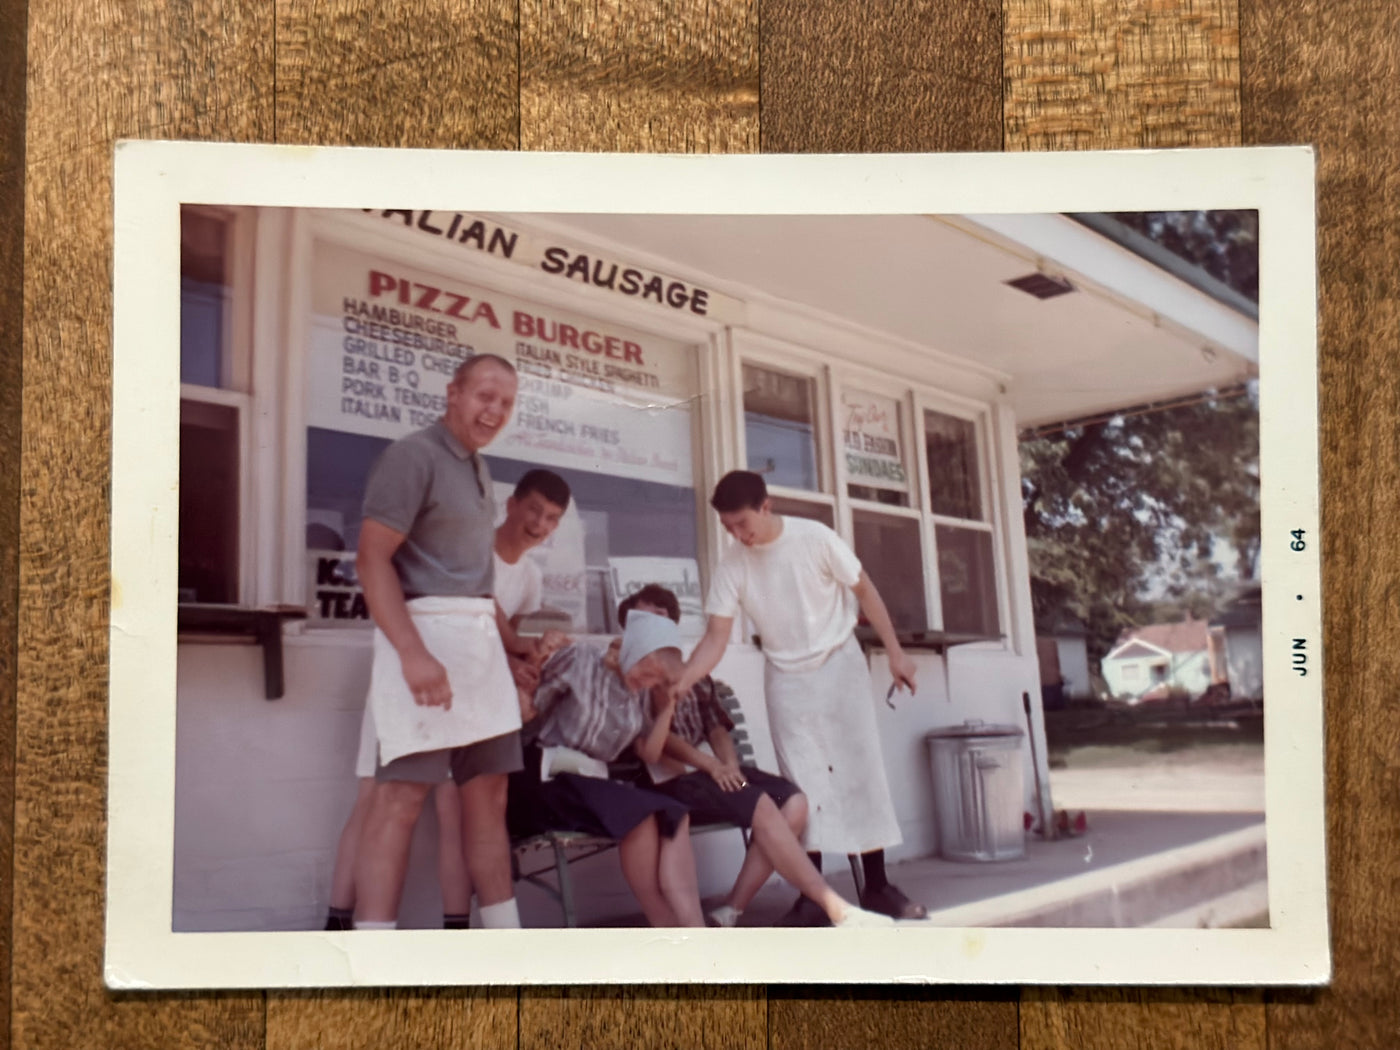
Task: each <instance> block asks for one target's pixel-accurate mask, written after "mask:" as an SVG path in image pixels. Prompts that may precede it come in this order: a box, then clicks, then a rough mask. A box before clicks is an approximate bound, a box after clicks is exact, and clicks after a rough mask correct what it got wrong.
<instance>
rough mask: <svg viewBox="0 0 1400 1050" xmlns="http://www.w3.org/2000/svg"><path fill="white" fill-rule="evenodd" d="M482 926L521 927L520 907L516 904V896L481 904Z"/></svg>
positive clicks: (510, 928) (489, 928) (490, 928)
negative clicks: (493, 902)
mask: <svg viewBox="0 0 1400 1050" xmlns="http://www.w3.org/2000/svg"><path fill="white" fill-rule="evenodd" d="M477 911H478V912H480V913H481V928H482V929H484V930H518V929H520V909H519V908H517V907H516V906H515V898H514V897H507V898H506V899H505V900H503V901H501V902H499V903H498V904H481V905H479V906H478V907H477Z"/></svg>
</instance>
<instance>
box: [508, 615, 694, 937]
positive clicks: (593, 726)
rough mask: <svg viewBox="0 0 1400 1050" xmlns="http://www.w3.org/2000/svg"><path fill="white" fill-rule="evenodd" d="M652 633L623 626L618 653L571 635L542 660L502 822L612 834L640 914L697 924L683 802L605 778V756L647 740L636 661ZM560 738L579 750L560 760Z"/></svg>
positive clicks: (522, 829) (665, 922) (522, 830)
mask: <svg viewBox="0 0 1400 1050" xmlns="http://www.w3.org/2000/svg"><path fill="white" fill-rule="evenodd" d="M649 637H650V636H648V637H646V638H644V637H642V635H641V633H640V632H632V634H631V636H630V638H629V636H627V635H624V637H623V644H622V650H621V658H620V662H618V663H612V662H605V659H604V653H603V652H602V651H601V650H599V649H597V648H595V647H594V646H590V645H588V644H587V643H577V642H576V643H574V644H571V645H568V646H565V647H564V648H562V649H560V650H559V651H558V652H556V653H554V654H553V655H552V656H551V657H549V659H548V660H547V661H546V662H545V663H544V666H543V667H542V668H541V669H540V681H539V685H538V686H537V688H536V689H535V693H534V696H533V707H534V710H533V717H528V716H529V715H530V714H531V712H528V711H527V712H526V713H527V717H528V720H527V722H526V724H525V728H524V730H523V735H524V740H525V769H524V770H523V771H522V772H518V773H512V774H511V777H510V787H509V792H508V796H507V805H506V824H507V827H508V828H509V829H510V834H511V837H512V838H514V839H522V838H529V837H530V836H533V835H539V834H542V833H544V832H547V831H577V832H582V833H584V834H588V835H597V836H601V837H604V838H611V839H616V840H618V857H619V860H620V861H621V865H622V875H623V878H624V879H625V880H626V882H627V885H628V886H629V887H630V888H631V890H632V892H633V894H635V895H636V898H637V901H638V903H639V904H641V906H642V913H643V914H644V915H645V916H646V919H647V922H649V923H650V924H651V925H652V926H703V925H704V922H705V919H704V916H703V914H702V913H701V908H700V892H699V887H698V884H697V880H696V874H695V855H694V853H693V852H692V850H691V844H690V813H689V810H688V809H687V807H686V806H685V805H684V804H683V803H681V802H678V801H677V800H676V799H674V798H671V797H670V796H668V795H663V794H660V793H659V792H655V791H648V790H645V789H643V788H640V787H637V786H636V785H633V784H624V783H619V782H617V781H613V780H608V779H607V763H608V762H610V761H613V760H614V759H616V758H618V756H620V755H622V754H623V753H624V752H626V751H627V750H628V749H629V748H633V747H640V746H642V745H643V743H644V742H645V741H644V733H645V731H646V715H645V711H644V706H643V705H644V699H645V697H644V694H643V690H644V689H645V688H646V685H644V684H643V680H642V678H641V677H640V676H641V675H642V674H643V673H646V672H644V671H638V668H639V666H640V665H643V664H645V663H646V660H647V658H648V657H649V656H650V655H651V654H652V652H653V649H654V648H655V646H654V645H653V646H652V647H651V648H647V644H648V638H649ZM676 656H677V658H678V657H679V652H677V653H676ZM648 682H649V679H648ZM660 733H661V737H662V738H663V739H664V736H665V730H664V729H662V730H660ZM657 746H658V747H659V746H660V744H659V743H658V744H657ZM561 747H562V748H570V749H572V751H573V752H581V753H582V754H581V755H571V756H569V757H567V758H566V759H565V761H564V764H562V765H561V764H558V763H556V761H555V757H556V755H555V751H554V749H556V748H561ZM564 754H568V753H564Z"/></svg>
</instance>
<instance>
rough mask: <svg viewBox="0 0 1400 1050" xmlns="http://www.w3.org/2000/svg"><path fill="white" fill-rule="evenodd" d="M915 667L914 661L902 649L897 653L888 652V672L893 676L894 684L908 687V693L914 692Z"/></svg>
mask: <svg viewBox="0 0 1400 1050" xmlns="http://www.w3.org/2000/svg"><path fill="white" fill-rule="evenodd" d="M916 670H917V668H915V666H914V661H913V660H912V659H910V657H909V655H908V654H907V653H905V652H904V651H903V650H901V651H900V652H897V653H890V674H891V676H893V678H894V680H895V684H896V685H902V686H905V687H906V688H908V690H909V692H910V695H912V694H913V692H914V674H915V671H916Z"/></svg>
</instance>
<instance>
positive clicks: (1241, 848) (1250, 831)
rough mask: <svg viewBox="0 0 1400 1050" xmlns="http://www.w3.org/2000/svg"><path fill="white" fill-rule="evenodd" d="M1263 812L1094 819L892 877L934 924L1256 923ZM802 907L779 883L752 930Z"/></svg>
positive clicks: (835, 879) (849, 887) (1261, 912)
mask: <svg viewBox="0 0 1400 1050" xmlns="http://www.w3.org/2000/svg"><path fill="white" fill-rule="evenodd" d="M1266 860H1267V858H1266V851H1264V820H1263V815H1261V813H1252V812H1249V813H1170V812H1112V811H1100V812H1091V813H1089V827H1088V832H1086V833H1085V834H1084V836H1081V837H1077V839H1061V840H1057V841H1044V840H1042V839H1040V837H1037V836H1029V837H1028V841H1026V855H1025V857H1023V858H1021V860H1015V861H1000V862H991V864H977V862H960V861H945V860H939V858H934V857H925V858H920V860H911V861H904V862H900V864H893V865H890V868H889V876H890V881H892V882H895V883H896V885H897V886H900V889H903V890H904V892H906V893H907V895H909V896H910V897H911V899H914V900H921V902H923V903H924V904H927V906H928V909H930V921H932V923H937V924H938V925H959V927H963V925H1032V927H1142V925H1159V924H1161V925H1183V927H1198V925H1235V924H1240V923H1250V924H1257V923H1259V921H1261V920H1263V918H1264V916H1267V910H1268V899H1267V889H1266V886H1267V883H1266ZM839 862H840V861H839V860H837V858H834V857H827V858H826V864H825V868H826V874H827V879H829V881H830V882H832V885H833V888H834V889H836V890H837V892H839V893H841V895H843V896H847V899H854V896H853V895H854V883H853V879H851V872H850V868H848V867H847V865H844V864H843V865H841V869H840V871H837V869H834V867H836V864H839ZM792 900H794V893H792V890H791V889H788V888H787V886H785V885H784V883H781V882H778V881H773V882H770V883H769V885H767V886H764V889H763V892H762V893H760V895H759V897H757V899H756V900H755V902H753V904H752V906H750V907H749V911H748V913H746V914H745V917H743V920H745V921H743V924H745V925H750V924H752V925H767V924H771V923H774V921H776V920H777V918H778V917H780V916H781V914H783V913H784V911H785V910H787V909H788V906H790V904H791V903H792Z"/></svg>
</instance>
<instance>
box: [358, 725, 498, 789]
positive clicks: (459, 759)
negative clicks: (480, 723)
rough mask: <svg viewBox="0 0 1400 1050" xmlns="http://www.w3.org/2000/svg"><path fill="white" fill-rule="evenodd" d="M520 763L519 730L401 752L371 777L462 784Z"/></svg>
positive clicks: (424, 782) (421, 782)
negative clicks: (460, 743)
mask: <svg viewBox="0 0 1400 1050" xmlns="http://www.w3.org/2000/svg"><path fill="white" fill-rule="evenodd" d="M522 767H523V760H522V758H521V752H520V730H518V729H517V730H513V731H512V732H509V733H505V734H503V735H501V736H493V737H489V738H488V739H486V740H478V741H477V742H476V743H474V744H467V745H465V746H463V747H454V748H447V749H445V750H442V751H422V752H419V753H418V754H416V755H404V756H403V757H402V758H396V759H394V761H392V762H390V763H389V764H388V765H381V766H379V767H378V768H377V769H376V770H375V771H374V779H375V780H409V781H412V782H414V783H415V784H441V783H442V782H443V781H445V780H448V779H451V780H453V781H455V782H456V783H458V784H465V783H466V782H467V781H468V780H471V779H472V778H473V777H479V776H481V775H482V774H484V773H514V772H515V771H516V770H518V769H521V768H522Z"/></svg>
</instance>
